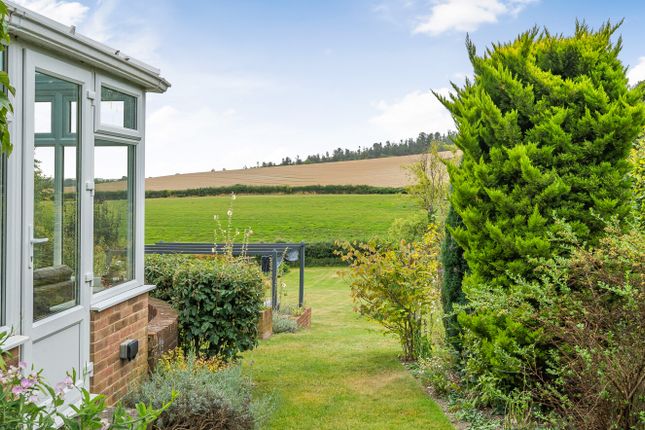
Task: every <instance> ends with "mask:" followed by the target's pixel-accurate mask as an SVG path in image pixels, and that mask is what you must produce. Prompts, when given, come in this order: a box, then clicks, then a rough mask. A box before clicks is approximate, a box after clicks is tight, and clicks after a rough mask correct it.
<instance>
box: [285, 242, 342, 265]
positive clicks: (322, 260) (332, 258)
mask: <svg viewBox="0 0 645 430" xmlns="http://www.w3.org/2000/svg"><path fill="white" fill-rule="evenodd" d="M338 250H339V248H338V246H336V244H335V243H334V242H314V243H308V244H307V247H306V248H305V262H306V264H307V266H308V267H317V266H322V267H325V266H342V265H343V264H344V263H343V260H341V258H340V257H339V256H338V254H336V251H338ZM296 264H300V263H296Z"/></svg>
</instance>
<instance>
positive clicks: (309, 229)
mask: <svg viewBox="0 0 645 430" xmlns="http://www.w3.org/2000/svg"><path fill="white" fill-rule="evenodd" d="M230 204H231V198H230V197H185V198H163V199H147V200H146V243H155V242H157V241H161V240H164V241H174V242H191V241H192V242H213V241H214V239H213V235H214V231H215V228H216V223H215V221H214V220H213V216H214V215H218V216H219V217H220V218H223V219H224V222H225V219H226V212H227V210H228V208H229V206H230ZM415 211H418V209H417V208H416V205H415V203H414V202H413V201H412V200H411V199H410V197H408V196H406V195H374V194H371V195H350V194H342V195H316V194H298V195H259V196H257V195H242V196H238V197H237V199H236V200H235V201H234V207H233V226H234V227H235V228H238V229H240V230H244V229H245V228H248V227H250V228H252V229H253V232H254V233H253V236H252V237H251V242H263V241H265V242H268V241H275V240H285V241H289V242H300V241H305V242H309V243H311V242H323V241H334V240H336V239H346V240H352V239H367V238H370V237H372V236H374V235H383V234H385V233H386V232H387V229H388V227H389V226H390V224H391V223H392V221H393V220H394V219H396V218H402V217H406V216H408V215H410V214H413V213H414V212H415ZM240 239H241V238H240ZM218 241H221V239H218Z"/></svg>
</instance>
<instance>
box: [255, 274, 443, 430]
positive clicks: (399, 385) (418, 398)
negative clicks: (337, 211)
mask: <svg viewBox="0 0 645 430" xmlns="http://www.w3.org/2000/svg"><path fill="white" fill-rule="evenodd" d="M336 272H337V269H333V268H331V269H330V268H311V269H307V272H306V274H305V279H306V284H305V285H306V291H305V301H306V303H307V305H308V306H311V307H312V309H313V316H312V328H311V329H310V330H304V331H300V332H298V333H295V334H280V335H274V336H273V337H272V338H271V339H268V340H266V341H262V342H261V344H260V346H259V347H258V348H257V349H256V350H254V351H251V352H250V353H247V354H246V355H245V357H244V367H245V370H246V371H247V372H248V373H249V374H251V375H252V376H253V379H254V382H255V383H256V384H257V386H258V389H259V390H260V391H262V392H265V393H274V394H275V396H276V400H277V410H276V412H275V413H274V415H273V417H272V420H271V422H270V425H269V428H272V429H281V430H282V429H388V430H389V429H397V430H399V429H414V430H422V429H452V428H453V427H452V426H451V424H450V423H449V421H448V420H447V418H446V417H445V416H444V415H443V414H442V412H441V411H440V409H439V408H438V407H437V405H436V404H435V403H434V402H433V401H432V400H431V399H430V398H428V396H427V395H426V394H425V393H424V391H423V388H422V387H421V385H420V384H419V383H418V382H417V381H416V380H415V379H414V378H413V377H412V376H411V375H410V374H409V373H408V372H407V371H406V369H405V368H404V367H403V366H402V365H401V363H400V362H399V361H398V359H397V354H398V353H399V345H398V343H397V342H396V340H395V339H393V338H392V337H386V336H384V335H383V333H382V331H381V330H380V329H379V327H378V326H377V325H375V324H374V323H371V322H368V321H365V320H364V319H362V318H359V317H358V316H357V315H356V314H355V313H354V312H353V311H352V304H351V299H350V297H349V289H348V286H347V281H346V280H344V279H342V278H340V277H339V276H338V275H337V273H336ZM286 282H287V285H288V286H289V297H288V299H289V300H287V301H292V300H296V297H297V290H296V288H297V271H295V270H293V271H292V272H291V273H290V274H288V275H287V277H286Z"/></svg>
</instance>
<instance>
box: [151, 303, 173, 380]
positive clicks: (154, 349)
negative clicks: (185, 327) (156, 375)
mask: <svg viewBox="0 0 645 430" xmlns="http://www.w3.org/2000/svg"><path fill="white" fill-rule="evenodd" d="M148 318H149V319H150V322H149V323H148V366H149V367H150V368H151V369H152V368H154V365H155V363H156V362H157V360H159V358H160V357H161V356H162V355H163V353H164V352H166V351H170V350H172V349H175V348H177V345H178V343H179V337H178V330H179V329H178V326H177V312H176V311H175V310H174V309H173V308H172V307H170V305H169V304H168V303H166V302H164V301H162V300H159V299H155V298H153V297H150V298H149V299H148Z"/></svg>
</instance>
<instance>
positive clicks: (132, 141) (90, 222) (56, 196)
mask: <svg viewBox="0 0 645 430" xmlns="http://www.w3.org/2000/svg"><path fill="white" fill-rule="evenodd" d="M7 3H8V6H9V10H10V15H9V18H8V24H9V32H10V34H11V43H10V45H9V47H8V48H7V49H6V50H5V51H4V53H2V63H1V64H2V67H3V70H5V71H7V72H8V74H9V77H10V80H11V83H12V85H13V86H14V87H15V89H16V93H15V97H11V101H12V103H13V106H14V113H13V116H12V117H10V118H9V119H8V120H9V127H10V133H11V142H12V144H13V151H12V152H11V154H9V155H6V154H5V155H3V156H2V160H1V163H0V191H1V199H0V209H1V210H0V217H1V221H2V223H1V225H2V229H0V239H1V243H2V247H1V248H0V250H1V254H0V258H1V262H2V264H1V265H0V283H1V284H0V285H1V287H2V290H1V292H2V294H1V295H0V325H1V326H2V328H1V330H2V331H4V332H8V334H9V337H8V338H7V340H6V341H5V343H4V345H2V348H3V349H5V350H7V351H10V352H11V353H12V354H13V357H14V359H15V360H16V361H17V360H22V361H24V362H26V363H27V364H28V365H29V366H31V365H32V364H33V365H34V366H35V367H36V368H40V369H43V374H44V376H45V378H46V379H47V380H48V381H49V382H51V383H52V384H54V383H56V382H58V381H61V380H63V379H64V378H65V376H66V373H67V372H69V371H70V370H72V369H75V370H76V372H77V373H78V374H79V375H82V377H81V381H80V382H79V383H80V384H84V385H85V386H86V387H89V388H90V390H91V391H92V392H96V393H98V392H100V393H104V394H106V395H107V396H108V399H109V400H110V401H114V400H116V399H118V398H119V397H120V396H121V395H122V394H123V393H124V392H125V390H126V387H127V384H128V382H131V381H133V380H136V379H137V378H139V377H141V376H142V375H144V374H145V372H146V370H147V361H146V342H147V339H146V327H147V326H146V324H147V322H148V304H147V294H148V291H150V290H151V289H152V288H153V287H152V286H147V285H144V280H143V250H144V247H143V245H144V243H143V240H144V235H143V223H144V214H143V208H144V154H145V151H144V144H145V133H144V131H145V123H144V121H145V106H146V105H145V101H146V93H147V92H156V93H163V92H164V91H166V89H167V88H168V87H169V83H168V82H167V81H166V80H165V79H163V78H162V77H161V76H160V74H159V70H157V69H155V68H153V67H150V66H148V65H146V64H144V63H141V62H139V61H137V60H135V59H133V58H130V57H128V56H126V55H124V54H123V53H121V52H120V51H118V50H115V49H111V48H109V47H107V46H104V45H102V44H100V43H97V42H95V41H93V40H90V39H88V38H86V37H83V36H81V35H79V34H76V31H75V28H74V27H67V26H64V25H62V24H59V23H57V22H55V21H52V20H50V19H48V18H45V17H43V16H41V15H38V14H36V13H34V12H31V11H29V10H27V9H24V8H22V7H19V6H17V5H15V4H12V3H9V2H7ZM124 351H125V352H124ZM71 395H72V394H70V396H71ZM70 400H72V399H70Z"/></svg>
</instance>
